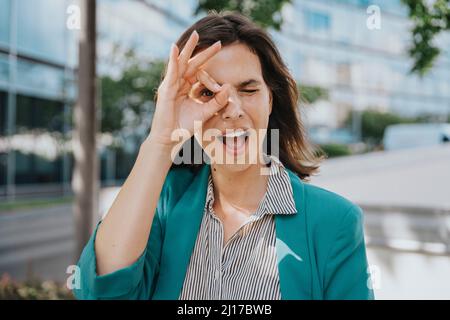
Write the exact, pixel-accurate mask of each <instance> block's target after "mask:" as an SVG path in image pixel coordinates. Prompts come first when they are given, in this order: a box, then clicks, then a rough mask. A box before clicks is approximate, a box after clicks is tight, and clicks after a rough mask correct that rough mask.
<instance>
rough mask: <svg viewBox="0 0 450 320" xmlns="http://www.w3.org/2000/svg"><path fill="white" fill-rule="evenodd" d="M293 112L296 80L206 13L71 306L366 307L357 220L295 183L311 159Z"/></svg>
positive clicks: (233, 18) (259, 33) (83, 264)
mask: <svg viewBox="0 0 450 320" xmlns="http://www.w3.org/2000/svg"><path fill="white" fill-rule="evenodd" d="M296 109H297V89H296V84H295V81H294V80H293V79H292V77H291V75H290V74H289V72H288V70H287V68H286V66H285V64H284V63H283V61H282V59H281V57H280V54H279V52H278V50H277V48H276V47H275V45H274V44H273V42H272V40H271V39H270V37H269V36H268V35H267V34H266V33H265V32H264V31H263V30H261V29H260V28H258V27H257V26H255V25H254V24H253V23H252V22H250V21H249V20H248V19H246V18H244V17H243V16H241V15H238V14H233V13H231V14H217V13H211V14H209V15H208V16H206V17H205V18H203V19H201V20H199V21H198V22H196V23H195V24H194V25H192V26H191V27H190V28H189V29H188V30H186V31H185V32H184V34H183V35H182V36H181V37H180V39H179V40H178V41H177V43H176V45H173V46H172V48H171V51H170V57H169V62H168V66H167V69H166V72H165V77H164V79H163V81H162V83H161V85H160V86H159V88H158V94H157V103H156V110H155V114H154V118H153V124H152V129H151V132H150V134H149V136H148V138H147V139H146V140H145V141H144V142H143V144H142V145H141V147H140V151H139V154H138V157H137V160H136V163H135V165H134V167H133V169H132V171H131V173H130V175H129V177H128V178H127V180H126V182H125V183H124V185H123V187H122V189H121V191H120V193H119V194H118V196H117V198H116V200H115V201H114V204H113V205H112V207H111V209H110V210H109V212H108V214H107V216H106V217H105V218H104V219H103V221H101V222H100V223H99V225H98V226H97V229H96V230H95V232H94V234H93V235H92V237H91V239H90V241H89V242H88V244H87V245H86V247H85V249H84V251H83V253H82V255H81V258H80V261H79V266H80V268H81V286H80V289H76V290H74V292H75V295H76V296H77V297H78V298H82V299H371V298H373V292H372V290H371V289H370V285H369V282H370V281H369V274H368V265H367V258H366V251H365V245H364V235H363V226H362V212H361V209H360V208H359V207H358V206H356V205H354V204H352V203H351V202H350V201H348V200H346V199H344V198H343V197H341V196H339V195H336V194H334V193H331V192H329V191H326V190H323V189H321V188H318V187H315V186H312V185H309V184H307V183H305V182H303V181H302V180H305V179H306V178H308V177H309V176H310V175H311V174H313V173H314V172H315V171H316V170H317V169H318V160H319V159H317V158H316V157H315V153H314V151H313V150H312V149H311V147H310V146H309V145H308V142H307V141H306V139H305V134H304V131H303V127H302V124H301V121H300V118H299V116H298V114H297V112H296ZM267 130H268V133H269V132H272V131H273V132H277V133H278V136H277V137H278V139H276V137H275V138H273V137H272V135H271V134H266V131H267ZM206 132H207V134H205V133H206ZM261 133H262V134H261ZM264 137H266V139H264ZM271 137H272V138H271ZM194 139H195V140H196V141H197V142H198V144H199V145H200V146H201V148H202V150H203V152H204V154H206V156H207V157H205V158H203V157H201V159H200V163H198V161H197V162H196V163H192V162H191V161H190V160H193V159H194V160H195V158H196V157H195V154H194V155H189V153H190V151H192V150H191V149H190V147H191V145H192V142H193V141H194ZM187 140H189V141H187ZM269 140H270V142H269ZM186 141H187V142H186ZM264 141H265V142H266V143H264ZM183 142H186V143H185V144H184V145H183ZM267 145H268V146H267ZM182 146H183V149H182V150H181V148H182ZM186 146H188V148H185V147H186ZM174 156H178V158H175V157H174ZM197 158H198V157H197ZM180 159H181V160H182V162H184V164H182V165H175V164H174V163H173V162H174V161H175V160H176V162H179V161H180ZM224 159H225V161H224ZM197 160H198V159H197Z"/></svg>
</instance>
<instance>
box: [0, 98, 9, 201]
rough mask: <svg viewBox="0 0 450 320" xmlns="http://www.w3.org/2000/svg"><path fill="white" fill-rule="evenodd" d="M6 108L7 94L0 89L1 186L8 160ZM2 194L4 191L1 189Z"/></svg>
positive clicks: (3, 183)
mask: <svg viewBox="0 0 450 320" xmlns="http://www.w3.org/2000/svg"><path fill="white" fill-rule="evenodd" d="M6 108H7V94H6V92H2V91H0V186H4V185H5V184H6V161H7V155H8V154H7V149H6V141H5V140H4V139H5V134H6ZM0 194H2V191H1V189H0Z"/></svg>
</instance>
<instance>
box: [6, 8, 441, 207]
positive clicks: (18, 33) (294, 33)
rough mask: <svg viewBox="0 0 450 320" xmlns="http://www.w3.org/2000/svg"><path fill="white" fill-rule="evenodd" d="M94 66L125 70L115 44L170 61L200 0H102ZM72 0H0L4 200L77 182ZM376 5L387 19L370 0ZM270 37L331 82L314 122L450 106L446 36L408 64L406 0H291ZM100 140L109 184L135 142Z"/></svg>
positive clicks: (126, 165) (122, 171)
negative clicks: (376, 25) (419, 64)
mask: <svg viewBox="0 0 450 320" xmlns="http://www.w3.org/2000/svg"><path fill="white" fill-rule="evenodd" d="M97 3H98V72H99V74H100V75H102V74H112V75H114V74H120V67H118V66H117V65H114V64H111V63H109V62H108V61H109V60H108V57H109V55H110V54H111V48H112V47H113V46H114V45H117V44H119V45H120V46H122V47H125V48H133V49H134V50H135V51H136V53H137V55H138V56H139V57H141V58H142V59H146V60H148V59H156V58H159V59H165V57H166V56H167V54H168V51H169V47H170V44H171V43H172V42H173V41H175V40H176V38H177V37H178V36H179V35H180V34H181V32H182V31H183V30H184V29H185V28H186V27H187V26H188V25H190V24H191V23H192V22H193V21H194V20H196V19H197V18H196V17H194V16H193V14H192V13H193V12H194V8H195V6H196V4H197V1H196V0H186V1H184V0H183V1H181V0H146V1H134V0H97ZM74 4H75V5H77V1H74V0H38V1H28V0H0V8H1V9H0V198H3V197H14V196H17V195H24V194H25V195H26V194H39V193H53V194H54V193H67V192H70V190H71V187H70V181H71V172H72V166H73V161H72V156H71V152H70V137H71V126H72V125H71V123H72V121H71V114H72V109H73V105H74V103H75V100H76V69H77V31H76V30H71V29H69V28H67V26H66V23H67V19H68V17H69V13H68V7H69V6H71V5H74ZM370 5H377V6H378V7H379V8H380V14H381V15H380V17H381V20H380V22H381V23H380V29H374V30H371V29H370V28H368V27H367V24H366V22H367V19H368V17H369V16H370V14H371V13H370V12H369V13H368V11H367V8H368V7H369V6H370ZM283 17H284V19H285V23H284V25H283V27H282V30H281V31H280V32H273V31H271V34H272V35H273V37H274V39H275V41H276V43H277V45H278V46H279V48H280V51H281V53H282V55H283V57H284V59H285V60H286V62H287V64H288V67H289V68H290V70H291V72H292V73H293V75H294V76H295V78H296V79H297V80H298V82H299V83H301V84H304V85H311V86H320V87H323V88H326V89H327V90H328V91H329V99H328V100H329V101H322V102H319V103H317V105H315V106H314V108H310V109H311V111H309V112H308V114H307V121H308V122H309V123H308V125H309V126H310V127H311V126H323V125H326V126H330V127H339V126H340V125H342V122H343V121H344V119H345V117H346V115H347V114H348V112H350V111H352V110H364V109H367V108H376V109H378V110H389V111H393V112H396V113H399V114H402V115H406V116H409V115H419V114H422V113H432V114H438V115H448V114H449V113H450V51H449V48H450V36H449V35H448V33H447V34H443V35H442V36H440V37H439V38H438V39H437V40H438V42H439V46H440V48H441V49H442V54H441V56H440V57H439V60H438V61H437V65H436V67H435V68H433V69H432V70H431V72H430V73H429V74H427V75H426V76H425V77H424V78H422V79H421V78H419V77H417V76H415V75H411V74H409V69H410V67H411V63H412V62H411V60H410V59H409V58H408V54H407V48H408V46H409V44H410V32H409V29H410V27H411V24H410V22H409V20H408V18H407V12H406V8H405V7H404V6H403V5H402V4H401V3H400V0H378V1H376V0H372V1H369V0H314V1H313V0H294V1H293V2H292V4H290V5H287V6H286V7H285V8H284V10H283ZM138 145H139V143H137V142H136V141H134V140H133V141H131V140H130V142H129V143H128V144H126V145H124V146H123V147H121V148H119V149H114V150H112V149H110V148H107V147H104V145H102V143H100V147H99V149H100V150H99V153H100V155H101V178H102V181H103V184H114V183H120V181H122V180H123V179H124V178H125V177H126V176H127V175H128V173H129V170H130V168H131V166H132V164H133V162H134V159H135V155H136V152H137V150H138Z"/></svg>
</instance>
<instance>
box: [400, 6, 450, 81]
mask: <svg viewBox="0 0 450 320" xmlns="http://www.w3.org/2000/svg"><path fill="white" fill-rule="evenodd" d="M402 2H403V3H404V4H405V5H406V6H407V7H408V10H409V17H410V19H411V20H412V22H413V24H414V26H413V29H412V46H411V48H410V49H409V54H410V56H411V57H412V58H413V60H414V65H413V67H412V69H411V72H413V73H417V74H419V75H421V76H423V75H424V74H425V73H426V72H427V71H429V70H430V69H431V68H432V67H433V65H434V63H435V61H436V59H437V57H438V56H439V54H440V52H441V50H440V49H439V48H438V47H437V46H436V45H435V43H433V41H434V40H435V38H436V36H437V35H438V34H439V33H441V32H443V31H446V30H447V31H448V30H450V0H434V1H427V0H402Z"/></svg>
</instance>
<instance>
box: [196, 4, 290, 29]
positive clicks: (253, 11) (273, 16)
mask: <svg viewBox="0 0 450 320" xmlns="http://www.w3.org/2000/svg"><path fill="white" fill-rule="evenodd" d="M291 2H292V0H199V1H198V6H197V8H196V10H195V14H198V13H200V12H208V11H211V10H216V11H222V10H223V11H236V12H240V13H242V14H244V15H246V16H248V17H249V18H251V19H252V20H253V21H254V22H255V23H256V24H258V25H260V26H261V27H263V28H270V27H271V28H274V29H275V30H280V29H281V26H282V24H283V17H282V15H281V10H282V9H283V6H284V5H285V4H287V3H291Z"/></svg>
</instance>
